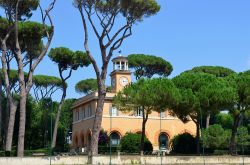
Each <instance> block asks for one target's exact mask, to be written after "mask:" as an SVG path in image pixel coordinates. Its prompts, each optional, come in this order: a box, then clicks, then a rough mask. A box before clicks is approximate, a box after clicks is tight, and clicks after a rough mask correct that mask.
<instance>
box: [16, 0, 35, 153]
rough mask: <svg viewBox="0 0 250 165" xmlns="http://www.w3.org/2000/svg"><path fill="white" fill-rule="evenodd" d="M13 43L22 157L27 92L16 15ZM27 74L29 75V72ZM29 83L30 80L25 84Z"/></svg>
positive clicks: (19, 145)
mask: <svg viewBox="0 0 250 165" xmlns="http://www.w3.org/2000/svg"><path fill="white" fill-rule="evenodd" d="M18 3H19V1H18V2H17V5H16V12H17V9H18ZM15 41H16V52H15V58H16V62H17V66H18V79H19V87H20V118H19V131H18V146H17V156H18V157H23V153H24V136H25V124H26V103H27V97H28V93H29V90H27V91H26V84H25V78H24V71H23V60H22V52H21V48H20V45H19V40H18V21H17V15H16V20H15ZM29 74H31V73H30V72H29ZM27 83H28V84H29V83H30V80H28V82H27Z"/></svg>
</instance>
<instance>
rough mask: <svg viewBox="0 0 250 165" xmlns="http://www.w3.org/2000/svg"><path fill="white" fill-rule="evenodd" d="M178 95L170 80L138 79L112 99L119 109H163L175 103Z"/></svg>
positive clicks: (149, 110) (149, 111)
mask: <svg viewBox="0 0 250 165" xmlns="http://www.w3.org/2000/svg"><path fill="white" fill-rule="evenodd" d="M179 98H180V95H179V92H178V90H177V89H176V87H175V85H174V84H173V83H172V81H171V80H169V79H166V78H154V79H140V80H138V81H137V82H136V83H132V84H129V85H127V86H126V87H125V88H124V89H123V90H122V91H120V92H119V93H118V94H117V95H116V96H115V97H114V100H113V104H114V105H115V106H117V107H118V108H119V109H120V110H124V111H135V110H136V109H137V108H138V107H145V111H148V113H151V111H158V112H160V111H163V110H165V109H166V108H171V107H172V106H173V105H175V104H177V103H178V101H179Z"/></svg>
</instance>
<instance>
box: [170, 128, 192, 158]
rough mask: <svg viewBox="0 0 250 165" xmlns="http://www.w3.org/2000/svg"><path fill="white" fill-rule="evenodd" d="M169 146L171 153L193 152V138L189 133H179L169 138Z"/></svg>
mask: <svg viewBox="0 0 250 165" xmlns="http://www.w3.org/2000/svg"><path fill="white" fill-rule="evenodd" d="M171 148H172V151H171V152H173V153H179V154H194V153H195V152H196V150H195V138H194V137H193V136H192V135H190V134H189V133H183V134H179V135H177V136H175V137H174V138H173V139H172V140H171Z"/></svg>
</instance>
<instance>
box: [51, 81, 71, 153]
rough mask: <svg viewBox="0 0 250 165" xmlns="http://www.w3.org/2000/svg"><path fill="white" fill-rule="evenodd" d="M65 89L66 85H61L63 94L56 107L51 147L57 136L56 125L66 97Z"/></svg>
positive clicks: (54, 144) (53, 145) (54, 143)
mask: <svg viewBox="0 0 250 165" xmlns="http://www.w3.org/2000/svg"><path fill="white" fill-rule="evenodd" d="M66 90H67V86H65V85H64V87H63V95H62V98H61V101H60V104H59V107H58V111H57V114H56V121H55V126H54V130H53V140H52V144H51V147H52V148H54V147H55V146H56V137H57V130H58V125H59V119H60V116H61V112H62V106H63V103H64V100H65V97H66Z"/></svg>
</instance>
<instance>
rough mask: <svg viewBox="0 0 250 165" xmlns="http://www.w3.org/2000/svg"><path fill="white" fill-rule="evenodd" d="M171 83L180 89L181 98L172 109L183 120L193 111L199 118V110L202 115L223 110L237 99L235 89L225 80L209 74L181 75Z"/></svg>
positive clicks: (188, 73)
mask: <svg viewBox="0 0 250 165" xmlns="http://www.w3.org/2000/svg"><path fill="white" fill-rule="evenodd" d="M173 82H174V83H175V85H176V86H177V87H178V88H179V89H180V92H181V95H182V97H183V98H182V101H181V102H180V104H179V105H178V106H177V107H176V108H175V109H174V111H175V113H176V112H177V113H176V114H177V115H179V116H180V118H183V117H184V118H185V115H187V114H192V113H193V112H194V111H195V113H196V114H197V117H198V118H199V114H200V110H202V111H203V113H206V111H211V110H223V109H225V108H226V107H230V106H232V105H233V103H234V100H235V99H236V98H237V95H236V91H235V89H234V88H233V87H232V86H231V85H230V84H229V83H228V82H227V81H226V80H224V79H222V78H217V77H215V76H214V75H211V74H207V73H200V72H199V73H191V72H187V73H182V74H180V75H179V76H176V77H175V78H173ZM190 103H191V104H190ZM190 105H191V106H190ZM185 107H189V108H185ZM195 116H196V115H195ZM195 116H193V115H191V117H193V118H196V117H195ZM197 122H198V121H197Z"/></svg>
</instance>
